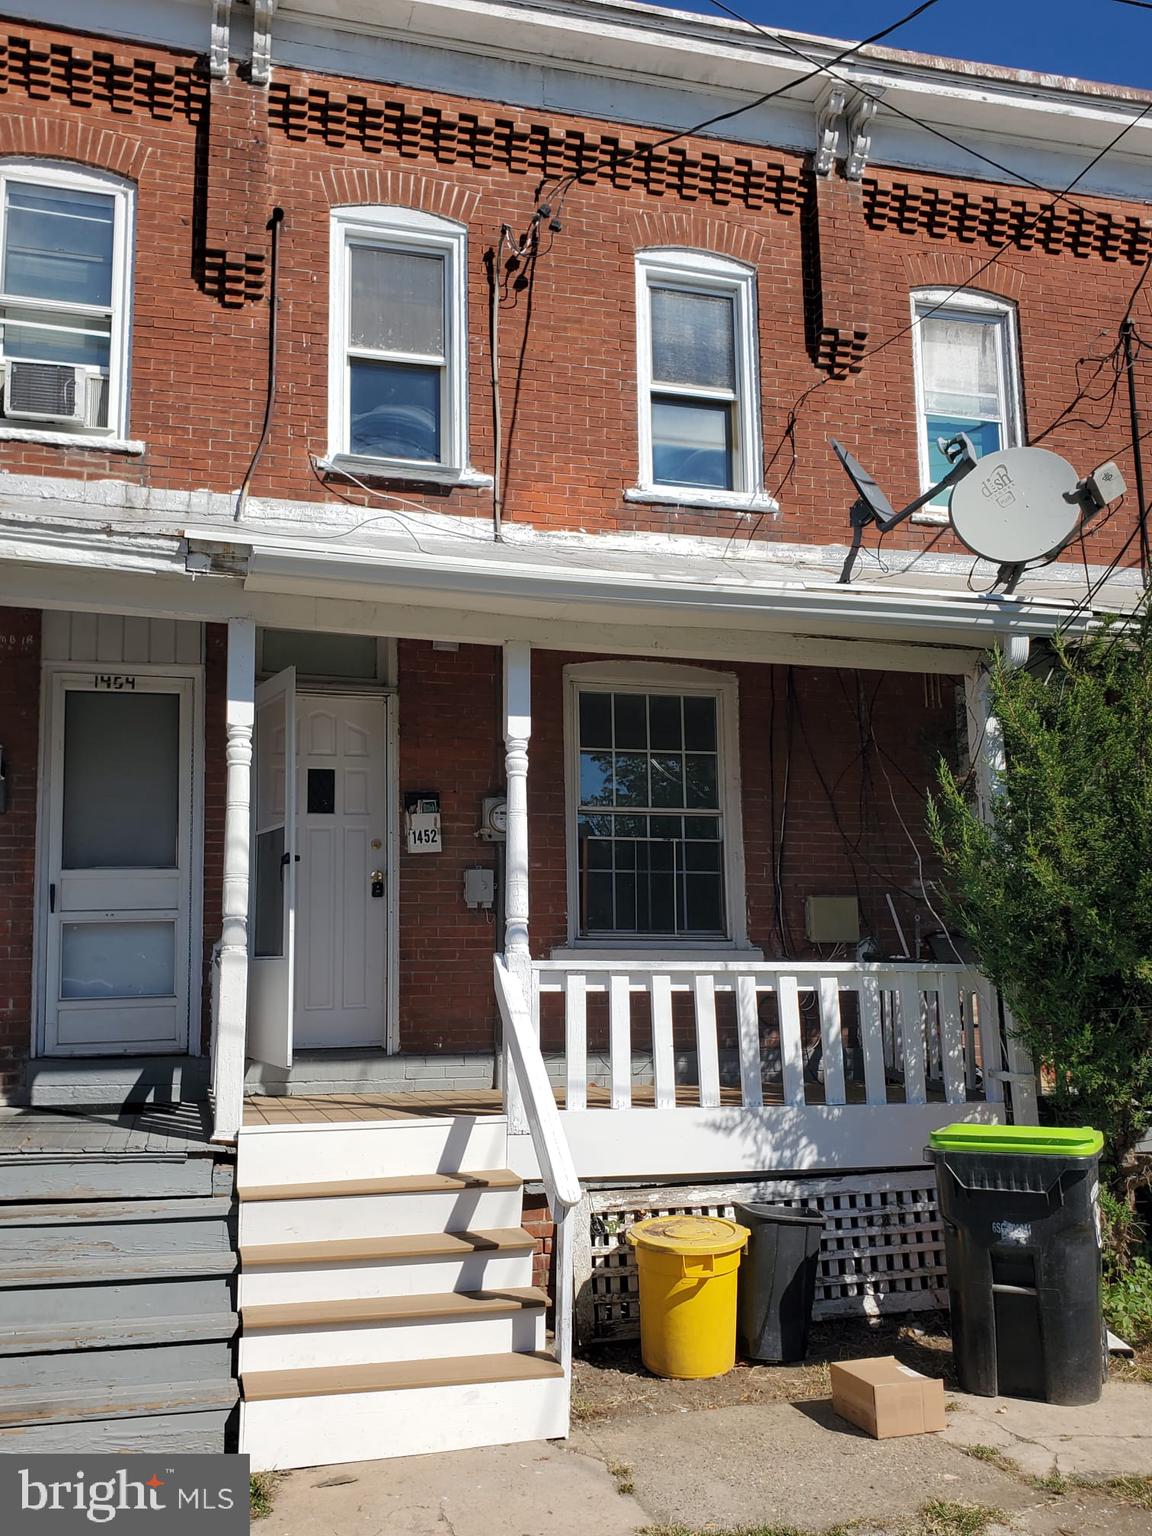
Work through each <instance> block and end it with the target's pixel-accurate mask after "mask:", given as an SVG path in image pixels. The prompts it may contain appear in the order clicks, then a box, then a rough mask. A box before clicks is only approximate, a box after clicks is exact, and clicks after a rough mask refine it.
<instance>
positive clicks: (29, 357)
mask: <svg viewBox="0 0 1152 1536" xmlns="http://www.w3.org/2000/svg"><path fill="white" fill-rule="evenodd" d="M98 186H99V182H97V181H95V179H94V178H89V177H83V176H80V175H76V174H74V173H70V172H63V171H61V172H56V171H53V172H52V173H51V175H49V174H48V173H47V172H44V173H43V176H42V177H41V176H37V174H36V171H35V169H34V168H29V169H27V170H24V169H21V170H20V171H19V172H14V171H13V170H12V169H11V168H9V169H7V170H5V171H2V172H0V341H2V347H3V358H4V362H5V365H6V367H5V384H4V388H5V395H4V401H3V416H4V417H5V418H6V419H8V420H10V421H12V422H13V424H14V425H16V426H21V425H23V426H33V425H35V423H36V422H37V420H39V421H40V422H41V423H42V424H44V425H52V426H53V427H55V428H60V429H63V430H69V429H71V430H76V431H86V430H87V431H107V430H112V429H119V428H120V427H121V426H122V423H121V422H120V421H119V420H116V419H114V418H115V417H116V416H117V415H118V407H119V394H120V389H119V377H118V375H119V369H120V353H121V350H122V348H121V338H120V335H119V331H120V322H121V319H122V314H121V313H120V311H121V309H122V306H123V296H122V294H121V291H120V290H121V289H122V287H123V280H124V279H123V262H124V256H123V246H124V237H123V228H122V226H123V223H124V219H125V211H124V210H125V207H126V201H125V194H124V193H123V192H122V191H120V190H106V191H100V190H95V189H94V187H98Z"/></svg>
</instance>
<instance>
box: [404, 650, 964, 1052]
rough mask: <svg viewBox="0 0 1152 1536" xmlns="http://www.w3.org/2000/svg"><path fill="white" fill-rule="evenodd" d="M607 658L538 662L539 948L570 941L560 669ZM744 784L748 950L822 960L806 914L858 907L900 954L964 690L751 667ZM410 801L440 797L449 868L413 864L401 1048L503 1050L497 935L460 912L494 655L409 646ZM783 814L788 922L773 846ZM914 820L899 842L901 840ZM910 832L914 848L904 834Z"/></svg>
mask: <svg viewBox="0 0 1152 1536" xmlns="http://www.w3.org/2000/svg"><path fill="white" fill-rule="evenodd" d="M591 659H594V658H590V657H587V656H576V655H568V654H566V653H564V652H560V651H536V652H534V653H533V700H532V707H533V725H532V741H531V745H530V749H529V762H530V767H529V775H528V780H529V817H530V827H529V836H530V853H531V908H532V918H531V933H532V948H533V952H534V953H535V954H537V955H541V956H546V955H547V954H548V953H549V951H550V950H551V949H552V948H553V947H554V946H557V945H562V944H564V943H565V942H566V940H567V884H566V881H567V875H566V850H565V809H564V733H563V669H564V667H565V666H566V665H568V664H570V663H572V662H577V661H587V660H591ZM723 670H725V671H729V672H732V673H734V674H735V675H736V677H737V680H738V685H739V693H740V772H741V780H742V790H743V822H744V826H743V832H744V855H745V863H746V882H747V906H748V928H749V938H750V940H751V942H752V943H753V944H756V945H759V946H760V947H762V948H763V949H764V951H765V952H766V953H767V954H769V955H772V956H778V955H781V954H791V955H793V956H799V957H804V956H811V955H813V954H814V953H815V952H814V951H813V950H812V948H811V946H810V945H809V944H808V943H807V941H806V939H805V937H804V898H805V897H806V896H808V895H845V896H857V897H858V899H859V901H860V907H861V917H862V923H863V927H864V931H865V932H870V933H874V934H875V935H876V936H877V937H878V938H879V939H880V941H881V943H882V944H883V945H884V946H885V948H891V947H894V946H895V944H896V935H895V932H894V930H893V927H892V923H891V918H890V915H889V911H888V907H887V903H886V901H885V896H886V894H888V893H891V894H892V897H893V901H894V902H895V904H896V909H897V913H898V915H899V917H900V920H901V922H902V924H903V925H904V927H905V931H906V933H907V935H908V938H909V940H911V938H912V936H913V933H914V931H915V920H916V914H917V913H919V914H920V916H921V919H922V922H923V923H924V924H925V925H926V926H932V925H931V924H930V921H929V914H928V913H927V911H926V908H925V904H924V902H923V900H922V899H921V898H920V896H919V884H918V879H919V871H918V865H917V856H916V851H915V849H914V848H913V845H912V841H911V839H915V840H916V842H917V845H918V847H919V850H920V853H921V856H925V847H924V836H923V825H924V796H925V792H926V790H927V788H928V786H929V785H930V783H931V782H932V778H933V774H934V771H935V765H936V761H937V758H938V756H939V754H940V753H941V752H942V751H944V752H951V751H953V750H954V746H955V740H956V718H957V717H956V699H955V689H956V681H955V680H954V679H951V678H927V677H925V676H922V675H921V674H919V673H884V672H851V671H847V670H844V671H834V670H832V669H829V668H791V669H790V668H786V667H767V666H758V665H752V664H740V665H736V666H731V667H725V668H723ZM399 680H400V789H401V794H402V795H403V793H404V792H405V791H411V790H417V789H438V790H439V791H440V794H441V807H442V815H443V841H444V851H443V853H441V854H437V855H427V856H425V855H413V854H407V853H404V852H401V853H400V855H399V857H400V860H401V867H400V871H399V877H400V1041H401V1047H402V1048H403V1049H405V1050H411V1051H433V1052H435V1051H461V1050H465V1051H478V1050H487V1049H490V1047H491V1042H492V1037H493V1029H494V1025H495V1016H494V1010H495V1004H494V1002H493V998H492V986H491V964H492V951H493V947H494V941H495V930H494V927H493V924H492V923H491V922H490V921H489V920H488V918H487V917H486V916H485V914H483V913H474V912H469V911H468V910H467V908H466V907H465V905H464V898H463V880H464V874H463V872H464V870H465V869H466V868H467V867H468V866H469V865H473V864H487V863H491V862H493V861H494V860H493V853H492V850H491V849H490V848H489V847H488V845H486V844H483V843H480V842H478V841H477V840H476V836H475V834H476V828H477V826H478V825H479V819H480V806H481V801H482V800H483V798H484V796H485V795H488V794H493V793H499V792H501V790H502V787H503V746H502V743H501V729H502V725H501V718H500V660H499V655H498V653H497V652H496V651H495V650H493V649H492V648H490V647H487V646H461V647H460V649H459V650H458V651H435V650H433V649H432V647H431V645H428V644H425V643H422V642H415V641H413V642H403V643H402V644H401V646H400V676H399ZM786 764H787V766H788V785H787V815H786V818H785V835H784V857H783V861H782V867H781V883H782V895H783V903H782V908H783V916H784V925H785V928H786V930H787V936H786V940H785V941H782V940H781V937H780V933H779V925H778V921H777V914H776V896H775V864H776V849H777V845H778V836H777V831H776V829H777V828H778V827H779V825H780V819H781V815H782V812H783V810H784V792H785V766H786ZM901 821H903V826H902V825H901ZM905 828H907V831H905Z"/></svg>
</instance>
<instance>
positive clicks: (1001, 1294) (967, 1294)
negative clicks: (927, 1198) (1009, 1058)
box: [926, 1123, 1107, 1406]
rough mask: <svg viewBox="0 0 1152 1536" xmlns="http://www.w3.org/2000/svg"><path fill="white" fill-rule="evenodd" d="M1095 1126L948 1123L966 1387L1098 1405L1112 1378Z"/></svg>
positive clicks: (943, 1176) (933, 1155) (947, 1211)
mask: <svg viewBox="0 0 1152 1536" xmlns="http://www.w3.org/2000/svg"><path fill="white" fill-rule="evenodd" d="M1102 1146H1103V1137H1102V1136H1101V1135H1100V1132H1099V1131H1094V1130H1090V1129H1087V1128H1086V1127H1072V1126H1047V1125H978V1124H969V1123H963V1124H958V1125H948V1126H945V1127H944V1128H943V1129H942V1130H938V1131H933V1132H932V1134H931V1138H930V1145H929V1146H928V1148H927V1149H926V1156H927V1158H928V1160H929V1161H930V1162H932V1163H933V1164H934V1165H935V1168H936V1180H937V1188H938V1192H939V1201H940V1215H941V1217H942V1218H943V1222H944V1241H945V1250H946V1255H947V1261H948V1292H949V1296H950V1299H951V1305H952V1344H953V1351H954V1355H955V1359H956V1370H957V1375H958V1377H959V1382H960V1387H961V1390H962V1391H965V1392H973V1393H976V1394H977V1395H979V1396H981V1397H995V1396H998V1395H1002V1396H1006V1397H1033V1398H1040V1399H1042V1400H1043V1401H1045V1402H1049V1403H1063V1404H1066V1405H1069V1406H1075V1405H1079V1404H1084V1403H1094V1402H1096V1400H1097V1399H1098V1398H1099V1396H1100V1392H1101V1390H1102V1387H1103V1384H1104V1376H1105V1371H1106V1362H1107V1349H1106V1334H1105V1330H1104V1319H1103V1315H1102V1311H1101V1305H1100V1220H1099V1211H1098V1197H1099V1187H1100V1186H1099V1175H1098V1166H1097V1165H1098V1159H1099V1156H1100V1150H1101V1147H1102Z"/></svg>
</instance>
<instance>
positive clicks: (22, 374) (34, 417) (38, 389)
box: [4, 358, 91, 425]
mask: <svg viewBox="0 0 1152 1536" xmlns="http://www.w3.org/2000/svg"><path fill="white" fill-rule="evenodd" d="M90 375H91V370H90V369H88V368H84V367H77V366H75V365H74V364H72V363H30V362H19V361H17V360H16V359H14V358H8V359H6V360H5V363H4V415H5V416H6V417H8V419H9V420H10V421H58V422H68V423H79V424H81V425H83V423H84V422H86V421H87V419H88V395H89V390H88V381H89V377H90Z"/></svg>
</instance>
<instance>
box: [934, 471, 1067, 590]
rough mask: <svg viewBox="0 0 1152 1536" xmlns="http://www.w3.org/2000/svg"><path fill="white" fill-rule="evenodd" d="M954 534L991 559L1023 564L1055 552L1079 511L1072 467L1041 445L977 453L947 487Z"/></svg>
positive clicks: (1062, 545)
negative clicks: (970, 467) (970, 465)
mask: <svg viewBox="0 0 1152 1536" xmlns="http://www.w3.org/2000/svg"><path fill="white" fill-rule="evenodd" d="M948 511H949V516H950V517H951V520H952V527H953V530H954V531H955V533H956V536H957V537H958V538H959V539H960V540H961V542H962V543H964V544H966V545H967V546H968V548H969V549H970V550H971V551H972V553H973V554H974V555H980V556H981V557H982V558H983V559H985V560H990V561H991V562H992V563H993V564H994V565H999V566H1015V565H1026V564H1027V563H1028V562H1029V561H1032V560H1042V559H1044V558H1045V556H1047V555H1052V554H1055V553H1056V551H1057V550H1060V549H1062V548H1063V547H1064V545H1065V544H1067V542H1068V540H1069V539H1070V538H1071V537H1072V535H1073V534H1074V533H1075V532H1076V530H1077V528H1079V526H1080V523H1081V520H1082V519H1083V517H1084V512H1085V506H1084V489H1083V486H1082V483H1081V481H1080V478H1079V476H1078V475H1077V474H1076V471H1075V470H1074V469H1073V468H1072V466H1071V464H1069V463H1068V461H1067V460H1066V459H1062V458H1061V457H1060V455H1059V454H1056V453H1050V452H1049V451H1048V449H1047V448H1004V449H1002V450H1001V451H1000V452H999V453H990V454H988V455H987V456H986V457H985V458H982V459H979V460H978V461H977V463H976V467H975V468H974V469H973V470H972V471H971V472H970V473H969V474H968V475H966V476H965V477H964V479H963V480H961V481H960V482H959V483H958V484H957V485H955V486H953V488H952V496H951V500H950V502H949V506H948Z"/></svg>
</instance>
